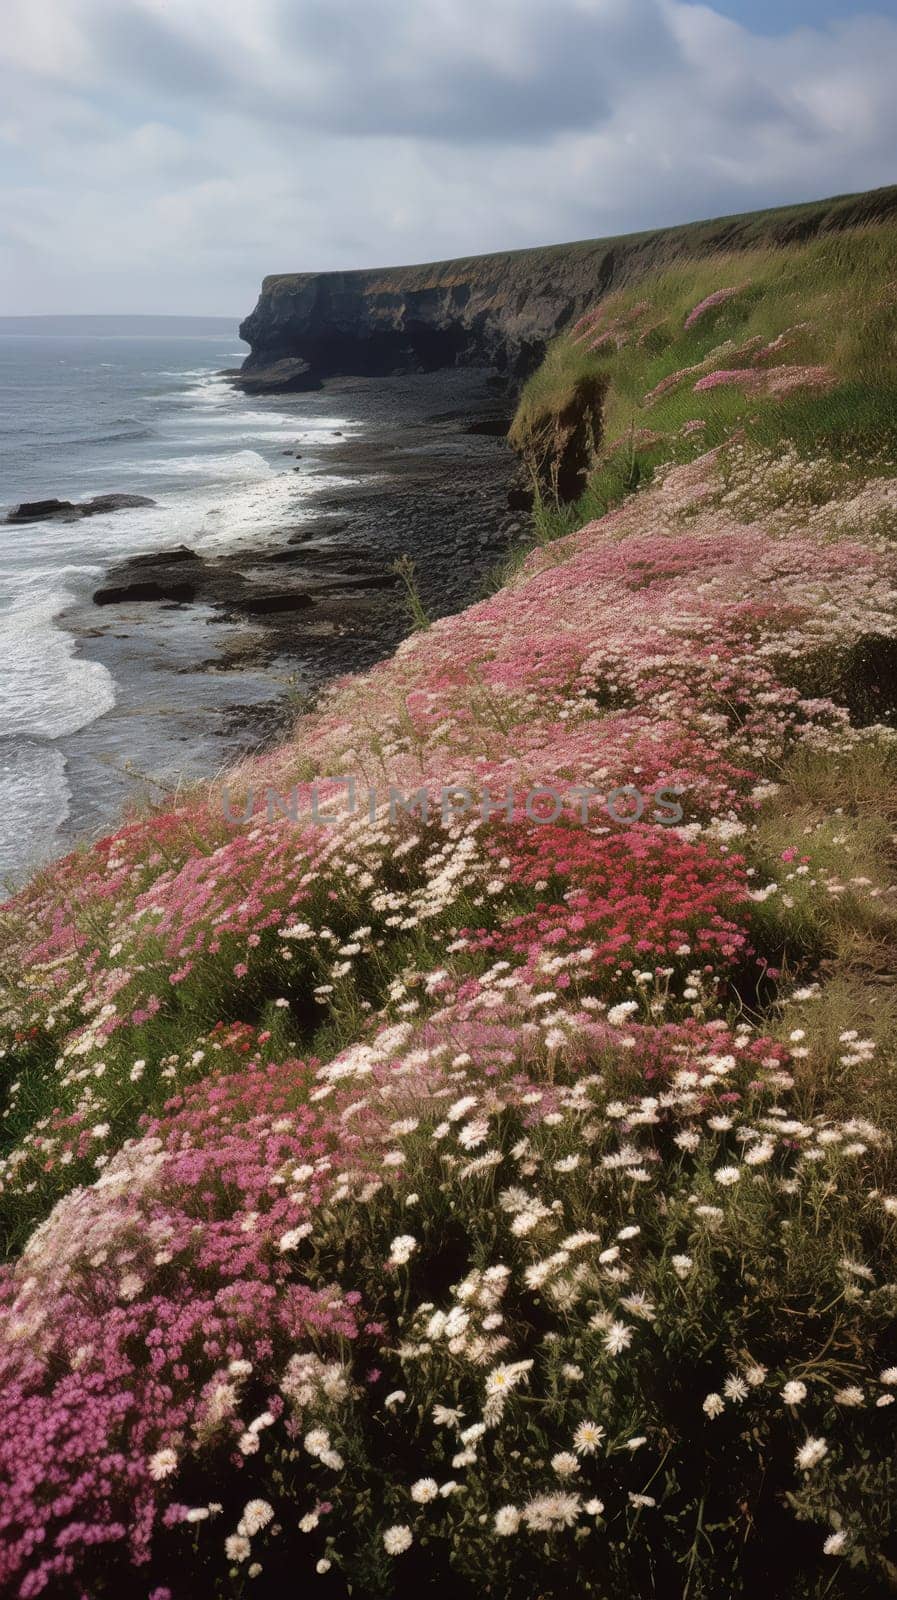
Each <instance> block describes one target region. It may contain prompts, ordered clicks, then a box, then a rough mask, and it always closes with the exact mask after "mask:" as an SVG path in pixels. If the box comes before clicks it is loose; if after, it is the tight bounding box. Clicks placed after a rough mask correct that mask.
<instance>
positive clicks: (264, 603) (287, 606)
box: [240, 591, 314, 617]
mask: <svg viewBox="0 0 897 1600" xmlns="http://www.w3.org/2000/svg"><path fill="white" fill-rule="evenodd" d="M313 605H314V601H313V599H312V597H311V595H310V594H306V593H305V592H304V591H303V592H297V593H296V594H254V595H252V596H247V597H246V598H244V599H243V600H242V601H241V602H240V610H241V611H245V612H246V613H248V615H249V616H251V617H270V616H273V615H275V613H277V612H280V611H306V610H307V609H308V607H309V606H313Z"/></svg>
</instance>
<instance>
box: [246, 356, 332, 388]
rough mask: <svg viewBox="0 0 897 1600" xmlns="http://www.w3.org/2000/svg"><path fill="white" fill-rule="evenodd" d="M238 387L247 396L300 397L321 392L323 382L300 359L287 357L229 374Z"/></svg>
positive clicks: (298, 357) (305, 362)
mask: <svg viewBox="0 0 897 1600" xmlns="http://www.w3.org/2000/svg"><path fill="white" fill-rule="evenodd" d="M223 376H224V377H226V378H230V380H231V383H233V384H234V385H235V387H236V388H238V389H242V390H243V392H244V394H272V393H273V394H286V393H292V394H298V393H304V392H307V391H308V390H310V389H320V387H321V380H320V378H318V377H317V376H316V375H315V374H314V373H313V372H312V370H311V367H310V365H309V363H308V362H307V361H303V360H302V358H301V357H300V356H284V357H282V358H281V359H280V360H278V361H268V362H265V363H258V364H256V365H255V366H253V367H248V368H247V367H242V368H241V369H240V370H239V371H237V372H233V371H231V372H226V373H224V374H223Z"/></svg>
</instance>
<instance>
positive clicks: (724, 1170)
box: [713, 1167, 741, 1189]
mask: <svg viewBox="0 0 897 1600" xmlns="http://www.w3.org/2000/svg"><path fill="white" fill-rule="evenodd" d="M713 1176H714V1178H715V1180H716V1182H717V1183H718V1184H720V1185H721V1186H722V1188H724V1189H729V1188H731V1186H732V1184H733V1183H737V1182H738V1180H739V1178H740V1177H741V1173H740V1172H739V1170H738V1168H737V1167H717V1169H716V1171H715V1173H714V1174H713Z"/></svg>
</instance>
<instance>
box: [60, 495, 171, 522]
mask: <svg viewBox="0 0 897 1600" xmlns="http://www.w3.org/2000/svg"><path fill="white" fill-rule="evenodd" d="M155 504H156V502H155V500H151V499H150V497H149V495H146V494H95V495H94V496H93V498H92V499H90V500H82V501H80V502H79V503H78V505H77V506H76V508H75V509H76V510H77V511H80V513H81V515H82V517H96V516H99V514H100V513H101V512H103V511H130V510H132V509H134V508H136V507H137V506H154V505H155Z"/></svg>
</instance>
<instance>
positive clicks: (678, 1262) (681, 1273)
mask: <svg viewBox="0 0 897 1600" xmlns="http://www.w3.org/2000/svg"><path fill="white" fill-rule="evenodd" d="M671 1260H672V1265H673V1271H674V1272H675V1274H676V1277H677V1278H687V1277H688V1274H689V1273H690V1272H691V1269H692V1267H693V1266H694V1262H693V1261H692V1258H691V1256H673V1257H672V1258H671Z"/></svg>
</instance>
